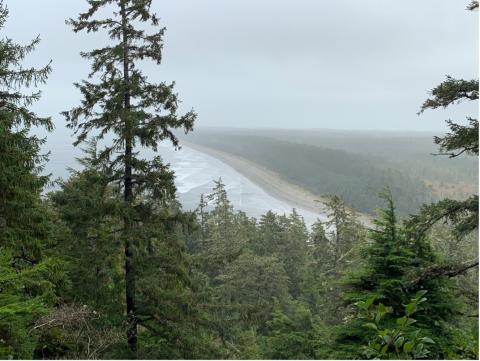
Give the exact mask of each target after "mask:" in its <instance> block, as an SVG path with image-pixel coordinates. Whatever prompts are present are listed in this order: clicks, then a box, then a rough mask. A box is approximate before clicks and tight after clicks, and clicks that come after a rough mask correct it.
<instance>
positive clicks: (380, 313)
mask: <svg viewBox="0 0 480 361" xmlns="http://www.w3.org/2000/svg"><path fill="white" fill-rule="evenodd" d="M426 293H427V291H419V292H417V294H416V295H415V297H414V298H412V299H411V301H410V303H408V304H407V305H405V315H404V316H402V317H399V318H396V319H394V320H392V321H394V322H391V323H390V324H387V325H384V324H383V320H384V316H385V315H386V314H388V313H391V312H392V308H390V307H385V306H384V305H383V304H382V303H380V304H378V305H375V304H374V301H375V296H372V297H370V298H369V299H367V300H366V301H359V302H357V303H356V304H355V306H356V307H357V308H358V312H359V317H360V318H362V319H364V320H365V321H367V322H366V323H365V324H364V326H365V327H367V328H369V329H373V330H374V331H375V332H376V335H375V338H374V339H373V340H371V341H369V343H368V346H364V350H363V354H364V355H365V356H366V357H367V358H369V359H371V358H375V359H388V360H391V359H401V360H411V359H423V358H427V357H428V355H429V354H430V351H429V350H428V344H434V343H435V342H434V341H433V340H432V339H431V338H429V337H421V330H420V329H417V328H416V327H415V326H414V324H415V322H416V320H415V319H414V318H412V315H413V314H414V313H416V312H417V311H418V310H419V306H420V305H421V304H422V303H423V302H425V301H426V300H427V298H425V297H423V296H425V294H426Z"/></svg>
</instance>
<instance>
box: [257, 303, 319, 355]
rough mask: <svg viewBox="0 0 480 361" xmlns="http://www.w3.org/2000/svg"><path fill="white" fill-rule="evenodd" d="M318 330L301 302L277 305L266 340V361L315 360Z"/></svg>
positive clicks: (307, 309) (269, 324)
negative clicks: (314, 336) (269, 360)
mask: <svg viewBox="0 0 480 361" xmlns="http://www.w3.org/2000/svg"><path fill="white" fill-rule="evenodd" d="M313 334H314V328H313V323H312V316H311V313H310V310H309V308H308V307H307V306H306V305H305V304H303V303H301V302H300V301H289V302H286V303H285V304H283V305H281V304H280V303H278V302H276V304H275V307H274V309H273V312H272V320H271V321H269V322H268V333H267V335H266V336H265V337H264V340H263V342H264V345H265V346H264V350H263V356H264V358H266V359H273V360H278V359H283V360H291V359H297V360H298V359H312V358H315V357H314V349H313Z"/></svg>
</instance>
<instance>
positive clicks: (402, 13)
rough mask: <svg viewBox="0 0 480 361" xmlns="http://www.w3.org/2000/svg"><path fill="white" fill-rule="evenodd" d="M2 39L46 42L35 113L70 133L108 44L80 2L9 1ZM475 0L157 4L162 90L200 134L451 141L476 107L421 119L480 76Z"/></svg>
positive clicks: (155, 71)
mask: <svg viewBox="0 0 480 361" xmlns="http://www.w3.org/2000/svg"><path fill="white" fill-rule="evenodd" d="M5 2H6V4H7V5H8V7H9V9H10V17H9V20H8V22H7V26H6V28H5V31H4V35H6V36H9V37H11V38H13V39H14V40H15V41H18V42H27V41H29V40H30V39H31V38H33V37H35V36H36V35H37V34H40V36H41V38H42V43H41V44H40V45H39V47H38V50H37V51H36V52H35V53H34V54H33V55H32V56H30V57H29V59H28V64H36V65H43V64H45V63H47V62H48V61H49V60H50V59H52V61H53V63H52V65H53V73H52V74H51V76H50V79H49V81H48V84H47V85H46V86H44V87H43V98H42V100H41V101H40V102H39V103H38V104H37V105H36V106H35V110H37V111H38V112H39V113H40V114H41V115H51V116H53V118H54V120H55V123H56V127H57V130H56V133H55V136H61V135H64V134H70V130H66V129H65V127H64V120H63V118H62V117H61V116H60V115H59V112H60V111H62V110H66V109H69V108H71V107H72V106H74V105H77V104H78V100H79V96H78V93H77V91H76V90H75V89H74V87H73V85H72V83H73V82H75V81H79V80H81V79H83V78H85V77H86V74H87V72H88V69H89V64H88V62H87V61H85V60H83V59H82V58H80V56H79V52H80V51H82V50H89V49H92V48H96V47H100V46H102V45H104V44H105V43H106V42H107V41H108V40H107V38H106V37H105V36H103V34H99V35H94V36H92V35H87V34H74V33H73V32H72V31H71V30H70V28H69V27H67V26H66V25H65V23H64V21H65V19H66V18H69V17H76V15H77V14H78V13H79V12H80V11H83V10H85V9H86V2H85V1H82V0H68V1H66V0H41V1H39V0H6V1H5ZM467 3H468V1H467V0H464V1H463V0H460V1H459V0H428V1H427V0H421V1H419V0H408V1H407V0H402V1H399V0H376V1H370V0H362V1H360V0H329V1H326V0H295V1H294V0H289V1H287V0H282V1H279V0H153V8H154V10H155V11H156V12H157V14H158V15H159V16H160V18H161V20H162V23H163V25H164V26H166V27H167V33H166V37H165V47H164V54H163V56H164V62H163V64H162V65H161V66H159V67H155V66H148V67H147V69H146V71H147V72H148V73H149V74H152V75H153V78H154V79H157V80H166V81H171V80H175V81H176V83H177V87H176V89H177V91H178V93H179V95H180V98H181V99H182V100H183V107H184V109H187V110H188V109H190V108H191V107H193V108H194V109H195V110H196V111H197V113H198V115H199V118H198V122H197V125H198V126H233V127H276V128H334V129H387V130H397V129H400V130H429V131H432V130H433V131H438V130H443V129H444V127H443V119H445V118H448V117H452V118H455V119H462V118H464V117H465V115H472V114H475V113H476V111H477V104H462V105H460V106H457V107H455V108H454V109H453V108H452V109H451V110H447V111H443V110H442V111H433V112H432V111H429V112H427V113H425V114H424V115H422V116H420V117H419V116H417V115H416V112H417V111H418V109H419V107H420V105H421V103H422V102H423V100H424V99H425V98H426V97H427V95H428V94H427V92H428V89H431V88H433V87H434V86H435V85H437V84H438V83H439V82H440V81H442V79H443V78H444V76H445V75H446V74H450V75H452V76H454V77H464V78H473V77H475V78H476V77H478V73H477V72H478V68H477V67H478V33H477V27H478V13H476V12H469V11H466V10H465V7H466V5H467Z"/></svg>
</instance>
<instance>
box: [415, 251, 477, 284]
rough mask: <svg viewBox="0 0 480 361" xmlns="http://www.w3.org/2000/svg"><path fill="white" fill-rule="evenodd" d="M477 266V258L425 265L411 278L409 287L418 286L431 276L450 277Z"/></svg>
mask: <svg viewBox="0 0 480 361" xmlns="http://www.w3.org/2000/svg"><path fill="white" fill-rule="evenodd" d="M474 267H478V258H476V259H473V260H470V261H466V262H462V263H451V264H440V265H433V266H430V267H427V268H425V269H424V270H423V272H422V273H421V274H420V275H419V276H418V277H416V278H415V279H413V280H412V281H411V282H410V284H409V287H408V288H409V289H413V288H415V287H417V286H419V285H420V284H421V283H422V282H424V281H426V280H430V279H432V278H439V277H447V278H452V277H456V276H458V275H461V274H464V273H465V272H467V271H468V270H470V269H472V268H474Z"/></svg>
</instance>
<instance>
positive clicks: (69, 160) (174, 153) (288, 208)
mask: <svg viewBox="0 0 480 361" xmlns="http://www.w3.org/2000/svg"><path fill="white" fill-rule="evenodd" d="M46 149H48V150H50V151H51V153H50V161H49V162H48V163H47V165H46V168H45V172H47V173H51V174H52V178H53V179H55V178H63V179H66V178H68V176H69V171H68V168H72V169H76V170H79V169H81V165H80V164H79V163H78V161H76V158H77V157H81V156H82V152H81V151H80V150H79V149H78V148H74V147H73V146H71V145H70V144H69V143H67V142H63V141H62V140H61V139H57V140H55V139H53V140H49V142H48V143H47V145H46ZM157 154H158V155H160V156H161V157H162V159H163V161H164V162H165V163H168V164H170V168H171V169H172V170H173V171H174V172H175V185H176V187H177V198H178V200H179V202H180V203H181V204H182V206H183V208H184V209H186V210H194V209H196V208H197V207H198V204H199V201H200V196H201V195H202V194H203V195H208V194H210V193H212V189H213V187H214V186H215V181H218V180H220V179H221V181H222V183H223V184H224V185H225V189H226V191H227V193H228V198H229V199H230V201H231V203H232V205H233V207H234V209H236V210H241V211H243V212H245V213H246V214H247V215H248V216H250V217H255V218H257V219H258V218H260V216H261V215H262V214H265V213H266V212H267V211H269V210H271V211H273V212H274V213H277V214H289V213H291V212H292V209H293V206H292V205H290V204H288V203H286V202H284V201H282V200H279V199H276V198H274V197H273V196H271V195H269V194H268V193H267V192H265V191H264V190H263V189H262V188H260V187H259V186H258V185H256V184H254V183H253V182H252V181H250V180H249V179H248V178H246V177H245V176H243V175H242V174H240V173H239V172H237V171H236V170H235V169H233V168H232V167H230V166H229V165H227V164H225V163H223V162H222V161H220V160H218V159H216V158H214V157H212V156H210V155H207V154H205V153H202V152H200V151H198V150H195V149H192V148H188V147H185V146H183V147H182V149H180V150H174V149H173V148H172V147H171V146H170V145H168V144H162V145H160V147H159V148H158V152H157ZM149 156H153V153H151V152H148V153H147V154H146V157H149ZM296 212H297V213H298V214H300V215H301V216H302V217H303V218H304V220H305V223H306V224H307V225H309V226H310V225H311V224H313V222H315V221H316V219H317V218H319V219H321V220H324V219H325V216H324V215H322V214H319V213H315V212H312V211H309V210H306V209H301V208H300V209H299V208H296Z"/></svg>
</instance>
